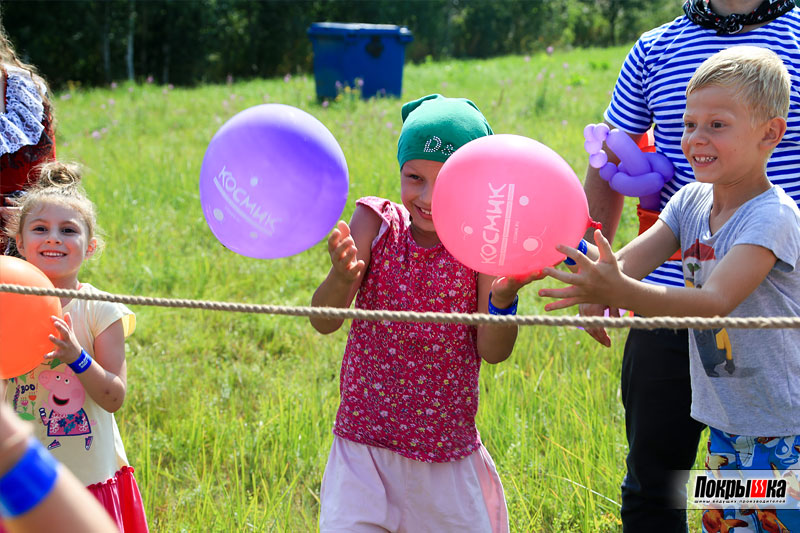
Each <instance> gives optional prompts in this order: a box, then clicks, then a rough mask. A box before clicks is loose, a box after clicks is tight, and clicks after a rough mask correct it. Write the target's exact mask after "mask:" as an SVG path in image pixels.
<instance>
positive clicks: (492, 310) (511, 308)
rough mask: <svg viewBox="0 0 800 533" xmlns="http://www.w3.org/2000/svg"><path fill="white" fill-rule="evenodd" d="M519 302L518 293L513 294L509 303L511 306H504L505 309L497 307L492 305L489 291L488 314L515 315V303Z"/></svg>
mask: <svg viewBox="0 0 800 533" xmlns="http://www.w3.org/2000/svg"><path fill="white" fill-rule="evenodd" d="M518 303H519V294H517V295H516V296H514V301H513V302H512V303H511V306H509V307H506V308H505V309H498V308H497V307H495V306H494V305H492V293H491V292H490V293H489V314H490V315H516V314H517V304H518Z"/></svg>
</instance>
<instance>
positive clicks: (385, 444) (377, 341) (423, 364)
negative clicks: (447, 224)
mask: <svg viewBox="0 0 800 533" xmlns="http://www.w3.org/2000/svg"><path fill="white" fill-rule="evenodd" d="M358 205H362V206H365V207H368V208H370V209H372V210H373V211H374V212H375V213H376V214H378V216H380V218H381V219H382V221H383V223H382V226H381V230H380V232H379V234H378V237H377V238H376V239H375V241H374V242H373V244H372V248H371V252H372V253H371V258H370V264H369V268H368V270H367V273H366V276H365V278H364V280H363V282H362V284H361V288H360V289H359V292H358V295H357V297H356V307H357V308H358V309H382V310H404V311H422V312H436V311H438V312H453V313H475V312H476V311H477V307H478V296H477V285H478V274H477V272H475V271H474V270H471V269H469V268H467V267H466V266H464V265H462V264H461V263H459V262H458V261H457V260H456V259H455V258H454V257H453V256H452V255H450V253H449V252H448V251H447V250H446V249H445V248H444V246H443V245H442V244H438V245H436V246H434V247H432V248H423V247H421V246H419V245H418V244H417V243H416V241H414V237H413V236H412V235H411V229H410V228H411V226H410V223H409V213H408V211H407V210H406V209H405V208H404V207H403V206H402V205H399V204H396V203H394V202H390V201H389V200H384V199H382V198H376V197H367V198H362V199H360V200H359V201H358ZM476 343H477V330H476V328H475V326H468V325H466V324H435V323H411V322H390V321H388V320H385V321H381V322H374V321H366V320H354V321H353V324H352V326H351V328H350V335H349V337H348V341H347V347H346V348H345V353H344V360H343V361H342V371H341V382H340V385H339V392H340V396H341V403H340V405H339V410H338V412H337V414H336V424H335V426H334V433H335V434H336V435H338V436H340V437H342V438H345V439H348V440H351V441H354V442H357V443H360V444H367V445H370V446H377V447H381V448H387V449H389V450H391V451H393V452H396V453H398V454H400V455H402V456H404V457H407V458H409V459H415V460H417V461H424V462H436V463H441V462H448V461H455V460H457V459H462V458H464V457H466V456H468V455H470V454H471V453H472V452H474V451H475V450H477V449H478V448H479V447H480V438H479V436H478V430H477V428H476V427H475V414H476V412H477V410H478V376H479V372H480V365H481V359H480V356H479V355H478V350H477V344H476Z"/></svg>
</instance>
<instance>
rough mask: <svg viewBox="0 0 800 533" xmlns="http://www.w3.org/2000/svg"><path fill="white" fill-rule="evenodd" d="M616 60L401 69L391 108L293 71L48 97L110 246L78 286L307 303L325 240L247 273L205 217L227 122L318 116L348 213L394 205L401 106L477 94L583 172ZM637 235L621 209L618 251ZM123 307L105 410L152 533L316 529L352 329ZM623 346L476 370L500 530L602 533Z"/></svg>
mask: <svg viewBox="0 0 800 533" xmlns="http://www.w3.org/2000/svg"><path fill="white" fill-rule="evenodd" d="M626 50H627V47H618V48H610V49H595V50H582V51H570V52H563V53H562V52H556V53H554V54H552V55H537V56H532V57H505V58H499V59H493V60H488V61H448V62H443V63H427V64H422V65H408V66H407V67H406V69H405V73H404V87H403V89H404V91H403V92H404V95H405V97H404V99H403V100H396V99H371V100H369V101H361V100H359V99H358V98H355V97H354V96H353V95H352V94H349V93H345V94H343V95H342V98H341V99H340V100H338V101H335V102H330V103H329V105H327V106H323V105H321V104H319V103H318V102H317V101H316V97H315V91H314V80H313V78H312V77H309V76H295V77H291V78H289V77H287V78H284V79H272V80H258V81H246V82H237V83H233V84H230V85H217V86H204V87H199V88H195V89H172V88H170V87H163V86H155V85H121V86H119V87H115V88H108V89H97V90H90V91H81V90H76V91H71V92H63V93H59V94H57V95H56V102H57V109H56V112H57V117H58V154H59V156H60V157H61V158H63V159H69V160H77V161H80V162H82V163H84V164H85V165H86V167H87V168H88V169H89V174H88V176H87V178H86V181H85V185H86V187H87V189H88V191H89V193H90V195H91V196H92V197H93V198H94V200H95V201H96V203H97V205H98V208H99V219H100V224H101V226H102V227H103V228H104V230H105V234H106V238H107V241H108V244H107V248H106V250H105V251H104V252H103V254H102V256H101V257H100V258H98V259H93V260H92V261H91V262H90V263H88V264H87V265H86V267H85V268H84V270H83V272H82V279H84V280H86V281H91V282H92V283H93V284H95V285H96V286H98V287H100V288H102V289H105V290H108V291H111V292H120V293H129V294H138V295H152V296H162V297H183V298H202V299H213V300H226V301H239V302H258V303H270V304H283V305H307V304H308V303H309V301H310V298H311V294H312V292H313V290H314V289H315V288H316V286H317V285H318V284H319V282H320V281H321V280H322V279H323V277H324V276H325V274H326V272H327V269H328V266H329V263H328V258H327V253H326V251H325V248H324V246H323V245H322V244H318V245H317V246H315V247H314V248H312V249H310V250H308V251H306V252H304V253H301V254H299V255H296V256H294V257H290V258H286V259H279V260H270V261H260V260H256V259H250V258H247V257H242V256H238V255H236V254H234V253H232V252H230V251H228V250H226V249H225V248H224V247H223V246H222V245H221V244H220V243H219V242H217V241H216V239H215V238H214V237H213V235H212V234H211V232H210V231H209V229H208V227H207V226H206V224H205V221H204V219H203V215H202V212H201V208H200V202H199V195H198V186H197V183H198V175H199V170H200V165H201V162H202V158H203V154H204V151H205V148H206V146H207V144H208V141H209V140H210V138H211V137H212V135H213V134H214V132H215V131H216V130H217V128H219V127H220V125H221V124H222V123H224V122H225V121H226V120H227V119H228V118H230V117H231V116H233V115H234V114H235V113H236V112H238V111H241V110H243V109H246V108H248V107H250V106H253V105H256V104H260V103H264V102H279V103H284V104H289V105H293V106H296V107H299V108H302V109H305V110H307V111H309V112H310V113H312V114H313V115H315V116H316V117H317V118H319V119H320V120H321V121H322V122H323V123H324V124H325V125H326V126H327V127H328V128H329V129H330V130H331V131H332V133H333V134H334V135H335V137H336V138H337V140H338V141H339V143H340V145H341V146H342V149H343V150H344V153H345V155H346V158H347V162H348V166H349V171H350V195H349V200H348V205H347V207H346V209H345V212H344V214H343V215H342V217H343V218H345V219H348V218H349V216H350V214H351V212H352V209H353V206H354V201H355V199H356V198H358V197H360V196H364V195H368V194H369V195H382V196H386V197H389V198H392V199H395V200H397V199H398V198H399V185H398V169H397V163H396V158H395V152H396V141H397V135H398V132H399V129H400V125H401V120H400V105H401V103H402V102H403V101H404V100H408V99H412V98H417V97H419V96H422V95H425V94H429V93H433V92H440V93H443V94H446V95H448V96H464V97H468V98H470V99H472V100H473V101H474V102H475V103H476V104H477V105H478V106H479V107H480V108H481V110H482V111H483V112H484V114H485V115H486V116H487V118H488V120H489V122H490V123H491V124H492V127H493V128H494V130H495V132H497V133H515V134H520V135H525V136H528V137H532V138H535V139H537V140H540V141H541V142H543V143H545V144H547V145H548V146H550V147H551V148H553V149H554V150H556V151H557V152H559V153H560V154H561V155H562V156H563V157H564V158H565V159H566V160H567V162H568V163H570V165H571V166H572V168H573V169H575V171H576V173H577V174H578V175H580V176H582V175H583V170H584V169H585V166H586V155H585V153H584V152H583V148H582V144H583V138H582V130H583V127H584V125H586V124H587V123H589V122H597V121H599V120H601V117H602V112H603V110H604V108H605V105H606V103H607V102H608V99H609V96H610V93H609V91H610V90H611V88H612V87H613V84H614V81H615V79H616V76H617V73H618V71H619V67H620V65H621V63H622V60H623V58H624V54H625V52H626ZM634 227H635V214H634V211H633V207H632V203H628V205H627V206H626V209H625V213H624V215H623V222H622V224H621V228H622V229H621V231H620V234H619V236H618V240H617V244H621V243H624V242H626V241H627V240H629V239H630V238H631V237H632V236H633V234H634ZM543 283H545V282H537V283H535V284H533V285H532V286H530V287H528V288H526V289H524V291H523V293H522V295H521V303H520V312H521V313H525V314H540V313H542V312H543V310H542V306H543V303H542V301H540V300H539V299H538V298H537V296H536V288H537V287H539V286H542V284H543ZM551 283H552V282H551ZM135 311H136V313H137V316H138V323H139V326H138V330H137V331H136V333H135V334H134V335H133V336H132V337H131V338H130V339H129V341H128V365H129V395H128V398H127V401H126V404H125V406H124V408H123V409H122V410H121V411H120V412H119V413H118V414H117V417H118V421H119V424H120V428H121V431H122V433H123V439H124V442H125V444H126V448H127V451H128V456H129V458H130V460H131V462H132V464H133V465H134V466H135V467H136V472H137V477H138V479H139V483H140V486H141V488H142V491H143V495H144V500H145V506H146V509H147V513H148V516H149V520H150V522H151V525H152V527H153V529H154V530H155V531H251V530H253V531H311V530H314V529H316V522H317V517H318V503H319V486H320V480H321V478H322V471H323V468H324V465H325V461H326V458H327V454H328V449H329V446H330V442H331V439H332V435H331V426H332V422H333V418H334V414H335V410H336V407H337V403H338V372H339V365H340V361H341V353H342V350H343V347H344V342H345V339H346V330H347V327H344V328H342V330H341V331H339V332H336V333H335V334H332V335H329V336H322V335H319V334H317V333H316V332H314V331H313V329H312V328H311V326H310V325H309V323H308V321H307V320H306V319H302V318H289V317H275V316H266V315H245V314H232V313H219V312H204V311H197V310H180V309H172V310H165V309H161V308H150V307H137V308H135ZM569 312H574V310H573V311H569ZM346 326H347V325H346ZM624 336H625V332H624V331H614V332H612V337H613V343H614V344H613V347H612V348H611V349H605V348H602V347H600V346H599V345H598V344H596V343H594V342H593V341H592V340H591V339H590V338H589V337H588V336H587V335H586V334H584V333H583V332H582V331H580V330H577V329H571V328H546V327H526V328H522V330H521V332H520V335H519V339H518V341H517V345H516V348H515V352H514V354H513V356H512V357H511V358H510V359H509V360H508V361H506V362H504V363H502V364H500V365H496V366H489V365H484V368H483V371H482V377H481V389H482V390H481V404H480V411H479V418H478V427H479V429H480V431H481V435H482V438H483V440H484V442H485V443H486V445H487V447H488V449H489V450H490V452H491V454H492V455H493V457H494V459H495V461H496V463H497V466H498V469H499V472H500V475H501V478H502V480H503V482H504V485H505V489H506V496H507V499H508V505H509V511H510V516H511V524H512V529H513V530H514V531H552V532H563V531H616V530H618V529H619V524H620V522H619V519H618V516H619V503H618V502H619V497H618V494H619V484H620V482H621V480H622V476H623V473H624V457H625V451H626V444H625V438H624V424H623V412H622V408H621V405H620V400H619V392H618V389H619V385H618V383H619V382H618V380H619V370H620V359H621V346H622V344H623V342H624Z"/></svg>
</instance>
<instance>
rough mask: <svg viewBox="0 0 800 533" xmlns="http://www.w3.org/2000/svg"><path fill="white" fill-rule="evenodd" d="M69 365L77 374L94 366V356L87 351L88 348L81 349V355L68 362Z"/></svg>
mask: <svg viewBox="0 0 800 533" xmlns="http://www.w3.org/2000/svg"><path fill="white" fill-rule="evenodd" d="M68 366H69V367H70V368H71V369H72V371H73V372H75V373H76V374H80V373H82V372H86V369H87V368H89V367H90V366H92V358H91V357H90V356H89V354H88V353H86V350H81V355H80V357H78V358H77V359H75V360H74V361H73V362H71V363H68Z"/></svg>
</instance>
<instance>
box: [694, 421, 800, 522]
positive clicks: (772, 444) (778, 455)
mask: <svg viewBox="0 0 800 533" xmlns="http://www.w3.org/2000/svg"><path fill="white" fill-rule="evenodd" d="M709 430H710V436H709V440H708V455H706V468H707V469H709V470H759V471H764V472H767V473H768V474H767V475H769V473H770V472H771V475H772V476H775V477H776V478H777V477H779V476H781V475H782V474H783V473H785V472H786V471H787V470H790V469H791V470H796V469H800V435H797V436H789V437H748V436H744V435H733V434H731V433H726V432H724V431H720V430H718V429H714V428H709ZM783 477H784V478H785V479H786V480H787V485H786V496H787V503H793V504H794V506H795V507H797V508H800V482H798V476H797V475H792V474H787V475H785V476H783ZM703 531H704V532H705V533H717V532H727V531H730V532H731V533H744V532H745V531H748V532H753V533H762V532H764V533H767V532H769V533H772V532H775V533H778V532H780V533H790V532H798V533H800V510H792V509H782V508H779V509H775V508H766V507H765V508H763V509H762V508H759V509H737V508H728V507H723V508H719V509H707V510H705V511H704V512H703Z"/></svg>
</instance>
